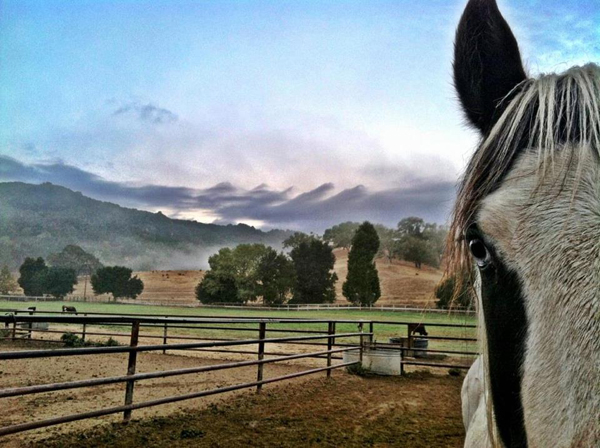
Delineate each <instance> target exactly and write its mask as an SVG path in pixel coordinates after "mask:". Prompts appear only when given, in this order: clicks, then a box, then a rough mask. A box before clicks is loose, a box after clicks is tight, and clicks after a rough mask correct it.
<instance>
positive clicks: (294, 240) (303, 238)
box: [283, 232, 317, 249]
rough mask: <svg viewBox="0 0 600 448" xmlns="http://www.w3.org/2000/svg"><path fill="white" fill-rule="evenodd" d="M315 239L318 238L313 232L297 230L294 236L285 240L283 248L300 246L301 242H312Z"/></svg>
mask: <svg viewBox="0 0 600 448" xmlns="http://www.w3.org/2000/svg"><path fill="white" fill-rule="evenodd" d="M314 239H317V237H316V236H315V235H313V234H312V233H311V234H310V235H309V234H307V233H302V232H295V233H294V234H293V235H292V236H289V237H288V238H286V239H285V240H283V248H284V249H294V248H295V247H298V246H299V245H300V244H301V243H304V242H310V241H312V240H314Z"/></svg>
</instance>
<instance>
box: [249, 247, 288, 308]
mask: <svg viewBox="0 0 600 448" xmlns="http://www.w3.org/2000/svg"><path fill="white" fill-rule="evenodd" d="M256 278H257V279H258V282H259V284H260V287H259V291H260V295H261V296H262V298H263V303H264V304H265V305H269V306H272V305H282V304H284V303H285V301H286V300H287V298H288V295H289V293H290V291H291V289H292V288H293V286H294V280H295V271H294V265H293V264H292V262H291V261H290V259H289V258H288V257H287V256H285V255H284V254H278V253H277V251H275V250H274V249H271V248H269V250H268V252H266V253H265V254H264V255H263V256H262V257H261V259H260V262H259V264H258V268H257V271H256Z"/></svg>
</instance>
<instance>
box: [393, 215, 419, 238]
mask: <svg viewBox="0 0 600 448" xmlns="http://www.w3.org/2000/svg"><path fill="white" fill-rule="evenodd" d="M423 230H425V221H423V218H418V217H416V216H410V217H408V218H404V219H403V220H401V221H400V222H399V223H398V236H399V237H404V236H415V237H419V238H421V237H422V236H423Z"/></svg>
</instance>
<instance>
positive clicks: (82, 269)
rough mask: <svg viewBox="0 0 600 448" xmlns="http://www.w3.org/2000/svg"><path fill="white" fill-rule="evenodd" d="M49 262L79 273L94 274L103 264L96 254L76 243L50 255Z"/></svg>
mask: <svg viewBox="0 0 600 448" xmlns="http://www.w3.org/2000/svg"><path fill="white" fill-rule="evenodd" d="M48 263H50V265H51V266H55V267H59V268H67V269H73V270H74V271H75V273H76V274H77V275H92V274H93V273H94V272H96V271H97V270H98V269H100V268H102V267H103V265H102V263H100V260H98V259H97V258H96V257H95V256H94V255H92V254H90V253H88V252H86V251H85V250H83V249H82V248H81V247H79V246H76V245H74V244H70V245H68V246H65V248H64V249H63V250H61V251H60V252H58V253H56V254H51V255H49V256H48Z"/></svg>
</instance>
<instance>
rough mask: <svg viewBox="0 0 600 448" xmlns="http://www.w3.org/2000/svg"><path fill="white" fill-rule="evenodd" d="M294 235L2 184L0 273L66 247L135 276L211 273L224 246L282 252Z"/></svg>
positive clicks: (58, 189)
mask: <svg viewBox="0 0 600 448" xmlns="http://www.w3.org/2000/svg"><path fill="white" fill-rule="evenodd" d="M289 235H291V232H290V231H283V230H271V231H268V232H264V231H262V230H259V229H256V228H254V227H251V226H248V225H245V224H237V225H217V224H204V223H199V222H196V221H189V220H181V219H172V218H169V217H167V216H165V215H164V214H162V213H161V212H158V213H151V212H147V211H142V210H136V209H131V208H125V207H121V206H119V205H117V204H113V203H110V202H103V201H98V200H95V199H92V198H89V197H86V196H84V195H83V194H81V193H79V192H76V191H73V190H70V189H68V188H65V187H62V186H58V185H54V184H51V183H43V184H40V185H34V184H27V183H23V182H3V183H0V265H3V264H6V265H8V266H9V267H10V268H11V269H16V268H18V266H19V265H20V264H21V263H22V262H23V260H24V259H25V257H38V256H41V257H47V256H48V255H49V254H51V253H56V252H59V251H60V250H62V249H63V248H64V247H65V246H66V245H68V244H76V245H78V246H81V247H82V248H83V249H84V250H86V251H87V252H90V253H92V254H94V255H96V256H97V257H98V258H99V259H100V261H102V263H104V264H106V265H111V264H118V265H124V266H128V267H130V268H133V269H135V270H153V269H205V268H206V267H207V259H208V257H209V256H210V255H211V254H213V253H215V252H217V251H218V249H219V248H221V247H224V246H235V245H237V244H241V243H263V244H267V245H270V246H273V247H275V248H276V249H279V248H281V245H282V242H283V240H284V239H285V238H287V237H288V236H289Z"/></svg>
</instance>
